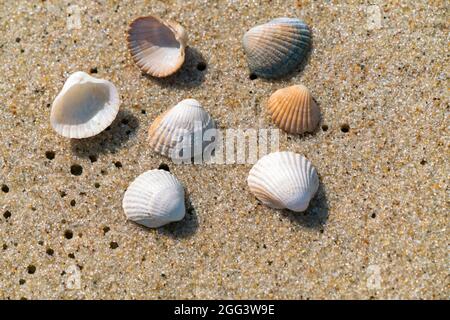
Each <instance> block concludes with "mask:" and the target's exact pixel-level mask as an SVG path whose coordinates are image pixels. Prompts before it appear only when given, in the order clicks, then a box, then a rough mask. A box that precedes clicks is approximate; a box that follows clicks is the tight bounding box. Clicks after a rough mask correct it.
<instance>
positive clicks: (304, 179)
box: [247, 152, 319, 212]
mask: <svg viewBox="0 0 450 320" xmlns="http://www.w3.org/2000/svg"><path fill="white" fill-rule="evenodd" d="M247 183H248V186H249V188H250V191H251V192H252V193H253V194H254V195H255V196H256V198H258V199H259V200H260V201H261V202H262V203H264V204H265V205H267V206H269V207H271V208H275V209H284V208H287V209H290V210H292V211H297V212H301V211H305V210H306V209H307V208H308V205H309V201H310V200H311V199H312V198H313V197H314V194H315V193H316V192H317V189H318V187H319V177H318V175H317V171H316V169H315V168H314V167H313V165H312V163H311V162H310V161H309V160H308V159H306V158H305V157H303V156H301V155H299V154H297V153H294V152H274V153H270V154H268V155H266V156H264V157H262V158H261V159H259V160H258V162H256V164H255V165H254V166H253V168H252V169H251V170H250V173H249V175H248V178H247Z"/></svg>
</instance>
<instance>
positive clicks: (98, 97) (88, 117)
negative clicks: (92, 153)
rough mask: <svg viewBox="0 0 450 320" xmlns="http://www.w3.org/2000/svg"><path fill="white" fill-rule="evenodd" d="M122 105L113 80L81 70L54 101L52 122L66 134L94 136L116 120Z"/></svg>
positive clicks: (63, 134)
mask: <svg viewBox="0 0 450 320" xmlns="http://www.w3.org/2000/svg"><path fill="white" fill-rule="evenodd" d="M119 105H120V99H119V93H118V92H117V89H116V87H115V86H114V85H113V84H112V83H111V82H109V81H107V80H103V79H97V78H94V77H91V76H90V75H88V74H87V73H85V72H82V71H78V72H75V73H73V74H72V75H71V76H70V77H69V78H68V79H67V81H66V83H64V86H63V88H62V90H61V92H60V93H59V94H58V95H57V97H56V98H55V100H54V101H53V104H52V109H51V112H50V123H51V125H52V127H53V129H54V130H55V131H56V132H57V133H58V134H60V135H62V136H64V137H67V138H76V139H81V138H88V137H92V136H95V135H96V134H99V133H100V132H102V131H103V130H105V129H106V128H107V127H108V126H109V125H110V124H111V123H112V122H113V121H114V119H115V118H116V116H117V113H118V112H119Z"/></svg>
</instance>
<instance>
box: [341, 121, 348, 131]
mask: <svg viewBox="0 0 450 320" xmlns="http://www.w3.org/2000/svg"><path fill="white" fill-rule="evenodd" d="M341 131H342V132H343V133H347V132H349V131H350V126H349V125H348V124H346V123H345V124H343V125H341Z"/></svg>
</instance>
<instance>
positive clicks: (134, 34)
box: [127, 16, 187, 77]
mask: <svg viewBox="0 0 450 320" xmlns="http://www.w3.org/2000/svg"><path fill="white" fill-rule="evenodd" d="M127 40H128V48H129V49H130V51H131V55H132V56H133V60H134V61H135V62H136V64H137V65H138V66H139V68H141V70H142V71H144V72H146V73H148V74H150V75H151V76H154V77H167V76H169V75H171V74H173V73H175V72H176V71H177V70H178V69H180V67H181V66H182V65H183V62H184V58H185V48H186V42H187V34H186V32H185V30H184V29H183V27H182V26H181V25H179V24H178V23H176V22H172V21H168V22H166V21H163V20H161V19H160V18H157V17H154V16H147V17H140V18H137V19H136V20H134V21H133V22H132V23H131V25H130V28H129V30H128V39H127Z"/></svg>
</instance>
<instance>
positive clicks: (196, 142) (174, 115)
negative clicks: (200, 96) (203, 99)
mask: <svg viewBox="0 0 450 320" xmlns="http://www.w3.org/2000/svg"><path fill="white" fill-rule="evenodd" d="M215 128H216V125H215V122H214V120H213V119H212V118H211V117H210V115H209V114H208V112H206V110H205V109H203V107H202V106H201V105H200V103H199V102H198V101H197V100H195V99H185V100H183V101H181V102H179V103H178V104H177V105H176V106H174V107H172V108H171V109H169V110H167V111H166V112H164V113H163V114H161V115H160V116H158V117H157V118H156V119H155V121H154V122H153V123H152V125H151V126H150V129H149V132H148V135H149V141H150V146H151V147H152V148H153V149H154V150H155V151H156V152H158V153H160V154H163V155H165V156H167V157H171V158H172V159H191V158H193V157H195V156H198V155H201V154H202V153H203V149H204V147H205V143H204V142H203V134H204V133H205V132H206V131H207V130H215ZM181 150H183V152H185V153H183V154H181ZM187 150H189V151H190V152H186V151H187Z"/></svg>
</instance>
